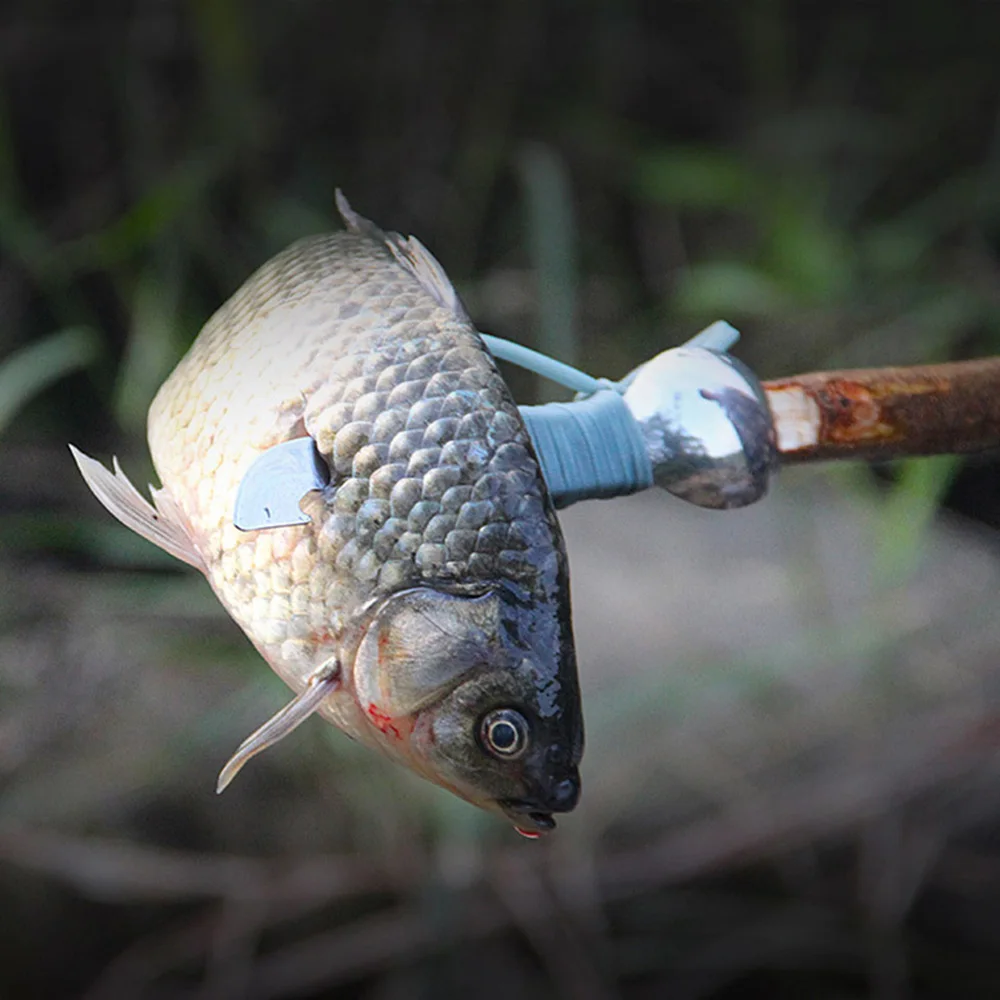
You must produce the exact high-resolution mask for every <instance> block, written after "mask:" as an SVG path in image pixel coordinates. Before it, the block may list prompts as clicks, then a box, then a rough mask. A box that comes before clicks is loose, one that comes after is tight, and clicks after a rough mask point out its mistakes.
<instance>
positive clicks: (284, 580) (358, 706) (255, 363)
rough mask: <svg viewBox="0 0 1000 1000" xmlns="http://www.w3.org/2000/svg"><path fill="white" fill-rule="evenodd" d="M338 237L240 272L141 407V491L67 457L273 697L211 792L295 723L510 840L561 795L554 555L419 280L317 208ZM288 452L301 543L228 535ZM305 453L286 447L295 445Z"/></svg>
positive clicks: (567, 696) (449, 325)
mask: <svg viewBox="0 0 1000 1000" xmlns="http://www.w3.org/2000/svg"><path fill="white" fill-rule="evenodd" d="M337 206H338V208H339V211H340V214H341V216H342V218H343V222H344V229H342V230H340V231H337V232H334V233H330V234H325V235H319V236H311V237H306V238H304V239H301V240H299V241H297V242H296V243H294V244H292V245H291V246H290V247H288V248H287V249H286V250H284V251H282V252H281V253H279V254H278V255H277V256H276V257H274V258H273V259H271V260H270V261H268V262H267V263H266V264H264V265H263V266H262V267H261V268H259V269H258V270H257V271H256V272H255V273H254V274H253V275H252V276H251V277H250V278H249V279H248V280H247V281H246V282H245V284H244V285H243V286H242V287H241V288H240V289H239V290H238V291H237V292H236V293H235V294H234V295H233V296H232V297H231V298H230V299H229V300H228V301H227V302H226V303H225V304H224V305H223V306H222V307H221V308H220V309H219V310H218V311H217V312H216V313H215V314H214V315H213V316H212V317H211V318H210V319H209V321H208V322H207V323H206V325H205V326H204V327H203V329H202V330H201V332H200V333H199V335H198V336H197V338H196V339H195V340H194V342H193V344H192V346H191V347H190V349H189V350H188V352H187V354H186V355H185V356H184V357H183V358H182V359H181V360H180V362H179V363H178V365H177V367H176V368H175V369H174V370H173V372H172V373H171V374H170V375H169V377H168V378H167V380H166V381H165V382H164V384H163V385H162V386H161V387H160V389H159V391H158V392H157V394H156V396H155V398H154V399H153V402H152V404H151V406H150V408H149V414H148V421H147V438H148V443H149V449H150V454H151V457H152V460H153V465H154V468H155V469H156V473H157V476H158V477H159V479H160V483H161V485H160V486H159V487H153V486H150V499H149V500H147V499H146V498H145V497H144V496H143V495H142V494H141V493H140V492H139V490H138V489H137V488H136V487H135V486H133V484H132V483H131V482H130V481H129V479H128V477H127V476H126V475H125V473H124V471H123V470H122V468H121V466H120V465H119V463H118V460H117V458H115V459H113V461H112V465H111V468H110V469H109V468H107V467H106V466H105V465H103V464H102V463H100V462H98V461H97V460H95V459H93V458H91V457H89V456H87V455H85V454H84V453H83V452H81V451H80V450H79V449H77V448H76V447H75V446H73V445H70V448H71V451H72V454H73V457H74V459H75V461H76V463H77V466H78V467H79V470H80V472H81V473H82V475H83V477H84V479H85V480H86V482H87V484H88V485H89V487H90V489H91V490H92V491H93V493H94V494H95V496H96V497H97V499H98V500H100V502H101V503H102V504H103V505H104V506H105V507H106V508H107V510H108V511H110V513H111V514H113V515H114V516H115V517H116V518H118V520H119V521H121V522H122V523H123V524H125V525H126V526H127V527H129V528H131V529H132V530H133V531H135V532H137V533H138V534H139V535H141V536H143V537H144V538H146V539H148V540H149V541H151V542H153V543H154V544H156V545H158V546H160V547H161V548H162V549H164V550H165V551H167V552H169V553H170V554H171V555H173V556H175V557H176V558H178V559H180V560H182V561H183V562H185V563H187V564H189V565H190V566H192V567H194V568H195V569H197V570H199V571H200V572H201V573H203V574H204V575H205V577H206V578H207V580H208V582H209V584H210V585H211V587H212V589H213V590H214V592H215V594H216V595H217V597H218V599H219V600H220V601H221V603H222V605H223V606H224V607H225V609H226V611H227V612H228V613H229V615H230V616H231V617H232V618H233V619H234V620H235V622H236V623H237V625H238V626H239V627H240V628H241V629H242V630H243V632H244V633H245V634H246V636H247V637H248V638H249V640H250V641H251V642H252V643H253V645H254V646H255V647H256V649H257V650H258V651H259V653H260V654H261V656H262V657H263V658H264V660H265V661H266V662H267V663H268V664H269V665H270V667H271V668H272V669H273V670H274V671H275V672H276V673H277V674H278V676H279V677H281V679H282V680H283V681H284V682H285V683H286V684H287V685H288V686H289V687H290V688H291V689H292V690H293V691H294V692H295V693H296V694H295V698H294V699H293V700H292V701H291V702H290V703H289V704H288V705H286V706H285V707H284V708H283V709H281V710H280V711H279V712H278V713H277V714H276V715H275V716H274V717H273V718H272V719H270V720H268V722H266V723H265V724H264V725H263V726H261V727H260V728H259V729H258V730H257V731H256V732H255V733H253V734H251V736H250V737H248V738H247V740H245V741H244V743H243V744H242V745H241V746H240V747H239V748H238V750H237V751H236V753H235V754H234V755H233V757H232V758H231V759H230V761H229V763H228V764H227V765H226V767H225V768H223V771H222V773H221V774H220V777H219V790H220V791H221V790H222V788H224V787H225V786H226V785H227V784H228V783H229V781H231V780H232V778H233V777H234V776H235V774H236V772H237V771H238V770H239V769H240V768H241V767H242V766H243V765H244V764H245V763H246V762H247V761H248V760H249V759H250V758H251V757H252V756H254V755H255V754H256V753H259V752H260V751H261V750H263V749H265V748H267V747H269V746H272V745H273V744H274V743H276V742H277V741H279V740H280V739H282V738H284V737H285V736H286V735H288V733H290V732H291V731H292V730H293V729H295V728H296V727H297V726H298V725H299V724H301V723H302V722H303V721H304V720H305V719H307V718H309V717H311V716H312V715H313V714H317V713H318V714H319V715H320V716H321V717H323V718H324V719H326V720H328V721H329V722H331V723H333V724H334V725H336V726H337V727H338V728H339V729H341V730H342V731H343V732H345V733H346V734H347V735H348V736H350V737H351V738H353V739H355V740H357V741H358V742H360V743H362V744H364V745H366V746H369V747H371V748H373V749H375V750H378V751H381V752H382V753H383V754H385V755H386V756H388V757H389V758H390V759H392V760H394V761H396V762H398V763H400V764H402V765H404V766H406V767H408V768H410V769H411V770H412V771H414V772H415V773H417V774H418V775H420V776H422V777H423V778H425V779H427V780H429V781H431V782H433V783H435V784H437V785H439V786H442V787H443V788H445V789H448V790H450V791H451V792H453V793H454V794H455V795H457V796H459V797H460V798H462V799H464V800H466V801H467V802H470V803H472V804H473V805H476V806H479V807H481V808H483V809H486V810H487V811H489V812H491V813H494V814H496V815H498V816H501V817H503V818H505V819H506V820H507V821H509V822H510V823H512V825H513V826H514V827H515V829H517V830H518V831H519V832H521V833H523V834H524V835H525V836H529V837H537V836H539V835H541V834H543V833H546V832H548V831H550V830H551V829H553V828H554V826H555V818H554V814H557V813H565V812H569V811H571V810H572V809H573V808H574V807H575V806H576V804H577V801H578V799H579V795H580V774H579V765H580V761H581V757H582V754H583V742H584V733H583V714H582V707H581V699H580V687H579V680H578V675H577V664H576V653H575V647H574V641H573V630H572V615H571V607H570V592H569V568H568V564H567V557H566V548H565V544H564V541H563V537H562V533H561V531H560V527H559V522H558V520H557V517H556V513H555V509H554V506H553V503H552V499H551V497H550V495H549V493H548V490H547V488H546V484H545V480H544V477H543V475H542V472H541V469H540V465H539V460H538V456H537V454H536V453H535V450H534V447H533V445H532V441H531V438H530V436H529V434H528V431H527V429H526V427H525V424H524V421H523V420H522V418H521V415H520V413H519V411H518V408H517V406H516V404H515V402H514V400H513V398H512V396H511V394H510V391H509V389H508V387H507V385H506V382H505V381H504V379H503V377H502V375H501V373H500V371H499V370H498V368H497V365H496V363H495V361H494V359H493V357H492V356H491V354H490V353H489V351H488V350H487V349H486V347H485V345H484V343H483V341H482V339H481V337H480V334H479V333H478V332H477V330H476V328H475V326H474V325H473V323H472V321H471V320H470V318H469V315H468V313H467V312H466V310H465V308H464V306H463V305H462V303H461V301H460V299H459V297H458V295H457V293H456V291H455V289H454V287H453V285H452V283H451V281H450V280H449V279H448V277H447V274H446V273H445V271H444V269H443V268H442V266H441V265H440V264H439V263H438V261H437V260H436V259H435V258H434V257H433V256H432V254H431V253H430V251H428V250H427V249H426V248H425V247H424V246H423V244H422V243H420V242H419V240H417V239H416V238H415V237H412V236H410V237H404V236H401V235H400V234H398V233H394V232H384V231H383V230H381V229H380V228H379V227H378V226H376V225H375V224H374V223H372V222H370V221H368V220H367V219H364V218H363V217H361V216H360V215H358V214H357V213H356V212H355V211H354V210H353V209H352V208H351V206H350V205H349V203H348V202H347V200H346V198H344V196H343V194H342V193H341V192H340V191H339V190H338V191H337ZM306 438H307V439H309V440H310V441H311V442H312V447H313V448H314V451H315V455H316V458H317V465H318V467H320V468H321V469H322V470H323V475H322V477H321V478H320V479H319V480H318V481H317V482H316V483H311V484H309V485H310V486H311V487H313V488H310V489H308V491H307V492H306V493H305V494H304V495H303V497H302V498H301V500H300V501H299V503H298V507H299V510H300V512H301V514H302V517H301V518H299V519H298V520H300V521H302V522H303V523H294V524H287V525H283V526H279V527H268V528H262V529H252V530H242V529H241V528H240V527H237V525H236V523H235V522H234V515H233V511H234V504H235V502H236V498H237V495H238V492H239V489H240V485H241V482H242V480H243V479H244V477H245V476H246V475H247V473H248V470H250V469H251V467H252V466H253V464H254V462H255V461H260V459H261V456H262V455H264V454H265V453H268V452H271V450H272V449H274V448H276V447H278V446H287V444H288V442H294V441H298V440H299V439H306ZM307 446H308V445H307Z"/></svg>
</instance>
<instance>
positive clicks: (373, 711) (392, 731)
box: [368, 702, 403, 740]
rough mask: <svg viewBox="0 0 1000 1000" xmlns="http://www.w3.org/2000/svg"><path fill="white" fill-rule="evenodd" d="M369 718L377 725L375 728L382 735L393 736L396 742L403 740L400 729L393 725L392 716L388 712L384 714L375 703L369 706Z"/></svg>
mask: <svg viewBox="0 0 1000 1000" xmlns="http://www.w3.org/2000/svg"><path fill="white" fill-rule="evenodd" d="M368 717H369V718H370V719H371V720H372V722H374V723H375V728H376V729H377V730H378V731H379V732H380V733H384V734H385V735H386V736H391V737H392V738H393V739H396V740H401V739H402V738H403V734H402V733H401V732H400V731H399V727H398V726H396V725H395V724H394V723H393V721H392V716H391V715H389V714H388V713H387V712H383V711H382V709H380V708H379V707H378V705H376V704H375V702H370V703H369V705H368Z"/></svg>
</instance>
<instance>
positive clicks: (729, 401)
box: [625, 346, 778, 510]
mask: <svg viewBox="0 0 1000 1000" xmlns="http://www.w3.org/2000/svg"><path fill="white" fill-rule="evenodd" d="M627 384H628V388H627V389H626V390H625V404H626V405H627V406H628V408H629V410H630V411H631V413H632V416H633V417H634V418H635V420H636V423H638V425H639V428H640V430H641V432H642V435H643V438H644V439H645V441H646V447H647V449H648V451H649V458H650V461H651V462H652V465H653V478H654V480H655V482H656V483H657V485H658V486H661V487H663V489H665V490H668V491H669V492H670V493H673V494H674V495H675V496H678V497H680V498H681V499H683V500H687V501H688V502H689V503H693V504H697V505H698V506H699V507H710V508H713V509H716V510H728V509H731V508H733V507H745V506H747V505H748V504H751V503H754V502H755V501H756V500H759V499H760V498H761V497H762V496H763V495H764V494H765V493H766V492H767V487H768V481H769V480H770V477H771V474H772V472H773V471H774V470H775V469H776V467H777V464H778V463H777V448H776V445H775V434H774V423H773V420H772V418H771V411H770V410H769V408H768V405H767V399H766V397H765V395H764V391H763V389H762V388H761V386H760V383H759V382H758V381H757V379H756V377H755V376H754V374H753V372H751V371H750V370H749V369H748V368H747V367H746V365H744V364H742V363H741V362H739V361H737V360H736V359H735V358H734V357H732V356H731V355H729V354H724V353H721V352H719V351H714V350H710V349H708V348H705V347H698V346H685V347H675V348H673V349H671V350H669V351H664V352H663V353H662V354H658V355H657V356H656V357H655V358H653V359H652V360H651V361H648V362H646V364H644V365H643V366H642V367H641V368H639V369H638V370H637V371H636V372H634V373H633V374H632V375H631V376H630V377H629V379H628V382H627Z"/></svg>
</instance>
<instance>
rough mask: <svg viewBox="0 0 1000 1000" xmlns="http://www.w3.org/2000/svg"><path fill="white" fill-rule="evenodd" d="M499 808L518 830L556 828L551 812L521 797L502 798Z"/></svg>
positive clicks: (535, 831)
mask: <svg viewBox="0 0 1000 1000" xmlns="http://www.w3.org/2000/svg"><path fill="white" fill-rule="evenodd" d="M500 808H501V809H502V810H503V811H504V814H505V815H506V816H507V818H508V819H509V820H510V821H511V822H512V823H513V824H514V826H516V827H517V828H518V829H519V830H527V831H528V832H529V833H549V832H550V831H552V830H554V829H555V828H556V821H555V819H554V818H553V816H552V813H550V812H546V811H545V810H543V809H539V808H538V807H537V806H533V805H532V804H531V803H530V802H525V801H524V800H522V799H502V800H501V801H500Z"/></svg>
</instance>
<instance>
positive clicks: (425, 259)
mask: <svg viewBox="0 0 1000 1000" xmlns="http://www.w3.org/2000/svg"><path fill="white" fill-rule="evenodd" d="M336 198H337V209H338V211H339V212H340V215H341V218H343V220H344V224H345V225H346V226H347V228H348V229H349V230H350V231H351V232H352V233H360V234H361V235H363V236H368V237H370V238H371V239H373V240H377V241H378V242H379V243H382V244H384V245H385V246H386V247H388V249H389V250H390V252H391V253H392V255H393V257H395V258H396V260H397V261H398V262H399V263H400V264H401V265H402V266H403V267H405V268H406V270H407V271H409V272H410V274H412V275H413V276H414V277H415V278H416V279H417V281H419V282H420V284H421V285H423V287H424V289H425V290H426V291H427V292H428V293H429V294H430V295H431V296H432V297H433V298H434V301H435V302H437V303H438V304H439V305H442V306H444V307H445V309H450V310H451V311H452V312H453V313H454V314H455V315H456V316H459V317H461V318H462V319H465V320H467V319H468V318H469V317H468V313H466V311H465V306H463V305H462V301H461V299H459V297H458V292H456V291H455V286H454V285H453V284H452V283H451V279H450V278H449V277H448V275H447V274H446V273H445V269H444V268H443V267H442V266H441V264H440V263H439V262H438V260H437V258H436V257H435V256H434V254H432V253H431V252H430V250H428V249H427V247H425V246H424V245H423V243H421V242H420V240H418V239H417V238H416V236H402V235H400V234H399V233H393V232H388V233H387V232H385V231H384V230H382V229H380V228H379V227H378V226H376V225H375V223H374V222H371V221H369V220H368V219H366V218H364V217H363V216H360V215H358V213H357V212H355V211H354V209H353V208H351V205H350V203H349V202H348V200H347V199H346V198H345V197H344V192H343V191H341V190H340V188H337V192H336Z"/></svg>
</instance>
